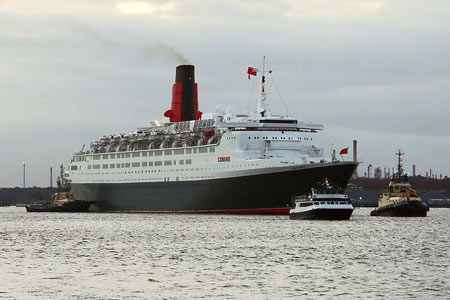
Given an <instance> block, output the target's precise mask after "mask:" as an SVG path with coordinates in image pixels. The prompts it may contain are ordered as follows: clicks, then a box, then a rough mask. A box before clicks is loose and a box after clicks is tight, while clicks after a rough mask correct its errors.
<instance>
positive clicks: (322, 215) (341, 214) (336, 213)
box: [289, 208, 353, 220]
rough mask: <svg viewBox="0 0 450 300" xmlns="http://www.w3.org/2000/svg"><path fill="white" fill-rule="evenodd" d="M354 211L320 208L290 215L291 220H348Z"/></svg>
mask: <svg viewBox="0 0 450 300" xmlns="http://www.w3.org/2000/svg"><path fill="white" fill-rule="evenodd" d="M352 213H353V209H329V208H319V209H311V210H308V211H302V212H292V213H290V214H289V218H290V219H291V220H348V219H350V217H351V215H352Z"/></svg>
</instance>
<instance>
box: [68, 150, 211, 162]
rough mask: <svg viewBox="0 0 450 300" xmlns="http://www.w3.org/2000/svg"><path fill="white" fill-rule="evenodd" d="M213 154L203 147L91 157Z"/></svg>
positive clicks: (95, 158) (79, 159)
mask: <svg viewBox="0 0 450 300" xmlns="http://www.w3.org/2000/svg"><path fill="white" fill-rule="evenodd" d="M208 149H209V153H214V152H216V149H215V148H213V147H209V148H206V147H203V148H198V149H197V148H194V149H175V150H172V149H171V150H154V151H143V152H133V153H117V154H95V155H93V156H92V159H93V160H100V159H116V158H130V157H141V156H142V157H147V156H162V155H172V154H175V155H180V154H185V153H186V154H196V153H197V151H198V153H208ZM84 160H86V157H83V156H81V157H80V156H75V157H74V159H73V161H75V162H78V161H84Z"/></svg>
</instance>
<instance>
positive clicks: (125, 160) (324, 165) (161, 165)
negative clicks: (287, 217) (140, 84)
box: [69, 61, 357, 214]
mask: <svg viewBox="0 0 450 300" xmlns="http://www.w3.org/2000/svg"><path fill="white" fill-rule="evenodd" d="M269 73H271V71H268V70H266V68H265V61H264V62H263V68H262V70H258V69H256V68H251V70H250V68H249V72H248V74H249V78H250V76H256V77H257V80H258V84H259V89H258V95H257V99H258V105H257V110H256V111H253V112H249V113H240V112H239V111H238V109H237V108H236V107H234V106H229V107H227V106H226V105H222V104H220V105H217V107H216V109H215V111H214V112H213V113H202V112H200V111H199V107H198V89H197V83H195V74H194V66H192V65H181V66H178V67H177V70H176V79H175V84H174V86H173V88H172V105H171V109H170V110H168V111H166V112H165V114H164V116H166V117H167V118H169V121H168V122H166V123H163V124H159V123H158V122H156V121H155V122H151V123H150V126H148V127H142V128H138V129H137V130H136V131H134V132H131V133H129V134H120V135H115V134H113V135H108V136H103V137H102V138H101V139H100V140H98V141H95V142H93V143H91V146H90V149H89V150H87V151H80V152H77V153H75V154H74V156H73V158H72V160H71V164H70V168H69V176H70V180H71V181H72V192H73V193H74V194H75V196H76V197H77V198H78V199H83V200H86V201H92V202H93V203H94V207H96V208H97V209H99V210H102V211H127V212H128V211H129V212H196V213H198V212H204V213H208V212H213V213H218V212H219V213H220V212H222V213H277V214H279V213H286V214H287V213H288V212H289V208H290V207H291V206H292V205H293V197H294V196H296V195H300V194H304V193H306V192H307V191H309V189H310V188H311V187H312V185H313V184H314V182H315V181H316V182H317V181H321V180H323V178H328V179H330V180H333V182H334V183H335V184H336V185H337V186H338V187H341V188H345V187H346V185H347V182H348V180H349V178H350V176H351V175H352V173H353V171H354V169H355V168H356V166H357V163H356V162H337V161H332V159H331V158H329V157H326V156H325V154H324V150H323V149H322V148H320V147H319V145H318V144H317V141H316V137H317V134H318V132H319V131H321V130H322V129H323V126H322V125H317V124H311V123H306V122H303V121H302V120H299V119H296V118H294V117H290V116H282V115H277V114H274V113H272V112H271V110H270V108H269V103H268V92H267V90H266V89H267V87H266V84H267V83H266V76H267V74H269Z"/></svg>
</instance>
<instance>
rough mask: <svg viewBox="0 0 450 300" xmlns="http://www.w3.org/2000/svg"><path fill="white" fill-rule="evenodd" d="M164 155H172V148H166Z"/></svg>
mask: <svg viewBox="0 0 450 300" xmlns="http://www.w3.org/2000/svg"><path fill="white" fill-rule="evenodd" d="M164 155H172V150H164Z"/></svg>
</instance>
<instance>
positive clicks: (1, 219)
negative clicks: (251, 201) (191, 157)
mask: <svg viewBox="0 0 450 300" xmlns="http://www.w3.org/2000/svg"><path fill="white" fill-rule="evenodd" d="M369 214H370V209H355V211H354V213H353V215H352V217H351V219H350V220H349V221H301V220H289V217H288V216H257V215H195V214H107V213H27V212H26V211H25V208H0V299H450V267H449V263H450V233H449V229H450V209H431V210H430V211H429V214H428V217H426V218H389V217H370V216H369Z"/></svg>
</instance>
